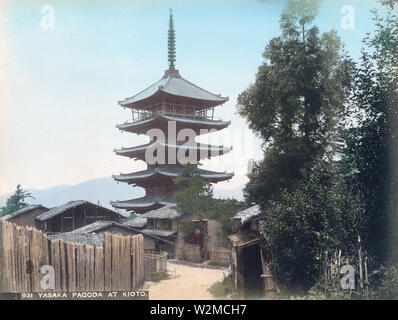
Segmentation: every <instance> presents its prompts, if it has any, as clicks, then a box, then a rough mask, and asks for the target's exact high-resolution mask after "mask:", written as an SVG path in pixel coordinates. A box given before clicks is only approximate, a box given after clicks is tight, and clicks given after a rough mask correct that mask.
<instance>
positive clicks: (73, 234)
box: [50, 221, 171, 250]
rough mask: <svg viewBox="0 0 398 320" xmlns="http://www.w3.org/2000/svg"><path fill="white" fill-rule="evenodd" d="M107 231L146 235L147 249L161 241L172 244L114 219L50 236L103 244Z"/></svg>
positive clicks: (145, 243)
mask: <svg viewBox="0 0 398 320" xmlns="http://www.w3.org/2000/svg"><path fill="white" fill-rule="evenodd" d="M105 233H113V234H118V235H122V236H129V235H137V234H142V235H143V236H144V249H145V250H155V249H156V248H157V247H158V246H159V243H169V244H171V242H169V241H167V240H166V239H162V238H160V237H156V236H154V235H151V234H148V233H146V232H144V231H142V230H138V229H134V228H132V227H129V226H127V225H125V224H120V223H117V222H114V221H97V222H93V223H91V224H89V225H86V226H84V227H81V228H78V229H76V230H73V231H70V232H66V233H59V234H55V235H52V236H50V237H51V239H58V240H65V241H70V242H80V243H85V244H90V245H93V246H102V245H103V239H104V234H105Z"/></svg>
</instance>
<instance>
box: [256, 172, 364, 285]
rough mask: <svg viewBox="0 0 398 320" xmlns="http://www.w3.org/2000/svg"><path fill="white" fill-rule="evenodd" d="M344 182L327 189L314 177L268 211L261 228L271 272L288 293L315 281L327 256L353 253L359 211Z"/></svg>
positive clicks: (282, 198) (283, 193) (317, 177)
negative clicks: (339, 251) (337, 252)
mask: <svg viewBox="0 0 398 320" xmlns="http://www.w3.org/2000/svg"><path fill="white" fill-rule="evenodd" d="M343 185H344V184H342V183H339V181H335V183H333V184H331V185H330V186H328V187H326V186H325V185H324V184H323V182H322V178H320V177H319V176H317V175H315V174H311V176H310V177H309V178H308V179H306V180H304V181H300V182H297V183H296V185H295V186H294V188H292V189H291V190H289V191H288V190H284V191H283V192H282V194H281V198H280V199H279V200H278V201H272V202H271V203H270V204H269V205H268V207H267V217H266V219H265V222H264V224H263V227H262V234H263V236H264V239H265V243H264V245H265V250H266V251H267V252H268V253H269V254H270V255H271V257H272V265H271V267H272V273H273V275H274V276H275V278H276V279H277V281H278V283H279V284H280V285H282V286H283V287H286V288H288V289H289V291H290V292H292V291H293V292H296V293H297V292H300V291H301V292H303V290H304V291H305V290H307V289H309V288H310V287H311V286H312V285H314V284H315V282H316V281H317V280H318V279H319V276H320V271H321V267H322V263H323V258H324V256H325V255H328V254H331V253H333V252H334V251H336V250H341V251H342V253H343V255H345V256H351V255H352V254H353V253H356V247H355V243H356V241H357V236H358V227H359V221H358V211H359V210H358V209H359V208H356V207H355V206H356V203H357V202H356V201H354V199H351V198H349V196H347V194H348V195H349V193H347V192H346V189H345V188H344V187H343Z"/></svg>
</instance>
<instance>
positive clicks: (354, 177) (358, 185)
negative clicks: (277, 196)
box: [342, 1, 398, 263]
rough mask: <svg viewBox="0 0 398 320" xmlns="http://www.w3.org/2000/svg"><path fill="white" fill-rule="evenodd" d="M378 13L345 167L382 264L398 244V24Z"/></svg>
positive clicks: (352, 110) (358, 85)
mask: <svg viewBox="0 0 398 320" xmlns="http://www.w3.org/2000/svg"><path fill="white" fill-rule="evenodd" d="M383 2H384V3H385V4H387V2H388V1H383ZM395 2H396V1H395ZM389 3H390V5H392V4H393V2H392V1H389ZM373 13H374V22H375V26H376V30H375V32H374V33H372V34H369V35H368V36H367V37H366V38H365V39H364V40H363V43H364V48H363V50H362V56H361V61H360V64H359V65H358V66H357V75H356V78H355V82H354V90H353V97H352V101H351V104H350V105H349V108H348V113H349V114H350V115H351V118H352V119H354V121H355V122H354V124H353V125H351V126H350V128H349V129H348V130H347V131H346V132H345V134H344V138H345V143H346V148H345V150H344V153H343V161H342V162H343V168H344V169H345V177H346V180H347V181H349V183H350V184H351V185H352V186H353V192H355V193H356V194H358V195H359V196H360V197H361V201H362V203H363V205H364V214H363V217H364V218H363V232H364V234H363V240H364V242H365V244H366V247H367V248H368V249H369V251H370V254H371V255H372V257H373V258H374V259H375V261H377V262H379V263H381V262H383V261H386V259H387V258H388V253H389V252H395V248H392V246H391V245H392V243H395V244H394V245H396V243H397V241H398V238H397V236H396V231H397V229H396V228H391V227H392V226H396V224H397V222H398V219H397V214H396V206H397V204H398V182H397V181H398V180H397V179H398V171H397V170H398V169H397V160H398V141H397V135H398V92H397V88H398V20H397V17H396V16H395V15H394V14H393V13H389V14H387V15H386V16H385V17H382V16H381V15H380V14H378V13H377V12H376V11H373ZM395 258H398V257H397V256H395Z"/></svg>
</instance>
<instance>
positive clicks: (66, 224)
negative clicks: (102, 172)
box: [1, 200, 122, 233]
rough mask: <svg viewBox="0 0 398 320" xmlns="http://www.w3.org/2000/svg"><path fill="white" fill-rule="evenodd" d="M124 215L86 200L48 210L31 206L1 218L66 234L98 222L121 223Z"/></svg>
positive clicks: (49, 231)
mask: <svg viewBox="0 0 398 320" xmlns="http://www.w3.org/2000/svg"><path fill="white" fill-rule="evenodd" d="M121 217H122V215H121V214H120V213H117V212H115V211H113V210H110V209H108V208H105V207H102V206H99V205H95V204H93V203H91V202H88V201H85V200H77V201H70V202H67V203H65V204H63V205H61V206H58V207H54V208H51V209H49V208H46V207H44V206H42V205H40V204H38V205H29V206H27V207H25V208H23V209H21V210H18V211H16V212H14V213H11V214H9V215H6V216H4V217H2V218H1V220H5V221H8V222H12V223H15V224H18V225H22V226H30V227H34V228H36V229H39V230H42V231H43V232H46V233H65V232H69V231H72V230H75V229H78V228H81V227H83V226H87V225H89V224H91V223H93V222H96V221H114V222H120V219H121Z"/></svg>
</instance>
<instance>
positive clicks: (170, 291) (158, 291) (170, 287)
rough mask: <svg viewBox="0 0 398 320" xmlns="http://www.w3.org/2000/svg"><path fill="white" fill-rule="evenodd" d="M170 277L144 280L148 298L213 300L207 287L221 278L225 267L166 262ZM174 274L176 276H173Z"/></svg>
mask: <svg viewBox="0 0 398 320" xmlns="http://www.w3.org/2000/svg"><path fill="white" fill-rule="evenodd" d="M167 269H168V272H169V274H170V275H171V277H172V278H171V279H167V280H162V281H160V282H157V283H156V282H149V281H148V282H146V283H145V286H144V290H149V299H150V300H156V299H161V300H163V299H164V300H214V299H215V298H214V297H213V296H212V295H211V294H210V292H208V291H207V289H208V288H209V287H210V286H211V285H212V284H213V283H215V282H217V281H221V280H222V279H223V272H226V269H207V268H199V267H192V266H186V265H180V264H175V263H172V262H167ZM174 276H176V277H175V278H174Z"/></svg>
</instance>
